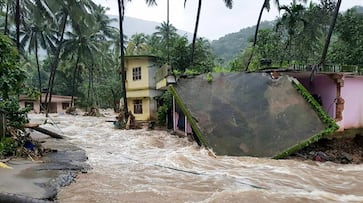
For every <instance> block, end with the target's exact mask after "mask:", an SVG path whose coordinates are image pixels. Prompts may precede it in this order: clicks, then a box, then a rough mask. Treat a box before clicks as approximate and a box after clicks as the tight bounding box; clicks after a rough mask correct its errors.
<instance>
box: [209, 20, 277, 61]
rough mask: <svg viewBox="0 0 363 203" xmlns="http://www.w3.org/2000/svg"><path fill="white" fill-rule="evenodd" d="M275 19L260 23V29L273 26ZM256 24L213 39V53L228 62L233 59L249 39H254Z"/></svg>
mask: <svg viewBox="0 0 363 203" xmlns="http://www.w3.org/2000/svg"><path fill="white" fill-rule="evenodd" d="M274 25H275V21H264V22H262V23H261V25H260V29H267V28H272V27H273V26H274ZM255 30H256V26H251V27H247V28H243V29H241V30H240V31H239V32H235V33H231V34H227V35H225V36H224V37H221V38H219V39H218V40H213V41H212V48H213V53H214V54H215V55H216V56H218V58H221V59H223V61H225V62H227V61H229V60H231V59H233V58H234V57H235V56H236V55H237V54H238V53H240V51H241V50H243V49H244V48H245V47H246V46H247V44H248V42H249V41H251V40H253V36H254V34H255Z"/></svg>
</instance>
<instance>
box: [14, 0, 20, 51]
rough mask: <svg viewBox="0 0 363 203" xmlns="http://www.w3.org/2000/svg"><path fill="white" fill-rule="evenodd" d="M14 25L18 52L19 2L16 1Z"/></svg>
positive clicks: (18, 0)
mask: <svg viewBox="0 0 363 203" xmlns="http://www.w3.org/2000/svg"><path fill="white" fill-rule="evenodd" d="M15 24H16V47H17V48H18V50H20V0H16V7H15Z"/></svg>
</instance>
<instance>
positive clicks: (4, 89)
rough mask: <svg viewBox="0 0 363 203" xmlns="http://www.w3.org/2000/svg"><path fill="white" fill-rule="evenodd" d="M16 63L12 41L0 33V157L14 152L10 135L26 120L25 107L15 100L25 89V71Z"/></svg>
mask: <svg viewBox="0 0 363 203" xmlns="http://www.w3.org/2000/svg"><path fill="white" fill-rule="evenodd" d="M18 63H19V57H18V52H17V50H16V49H15V48H14V44H13V42H12V41H11V40H10V39H9V38H8V37H6V36H4V35H3V34H1V33H0V87H1V88H0V159H1V158H2V157H3V156H7V155H11V154H12V153H13V152H14V149H15V148H16V147H17V144H16V142H15V140H14V139H13V138H12V136H13V135H14V134H16V135H17V134H18V129H23V125H24V123H26V122H27V121H28V120H27V114H26V113H27V109H22V110H21V109H20V107H19V102H18V100H17V95H18V94H20V93H25V92H24V90H26V89H27V88H26V87H25V86H24V80H25V79H26V75H25V71H24V70H23V69H22V68H20V67H19V66H18ZM16 135H15V136H16Z"/></svg>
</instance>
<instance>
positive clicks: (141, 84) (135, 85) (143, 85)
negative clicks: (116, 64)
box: [125, 57, 155, 90]
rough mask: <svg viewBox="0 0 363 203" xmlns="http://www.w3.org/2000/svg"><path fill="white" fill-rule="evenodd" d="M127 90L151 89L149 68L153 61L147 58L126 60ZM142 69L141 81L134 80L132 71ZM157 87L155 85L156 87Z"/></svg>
mask: <svg viewBox="0 0 363 203" xmlns="http://www.w3.org/2000/svg"><path fill="white" fill-rule="evenodd" d="M125 66H126V80H127V82H126V88H127V90H135V89H148V88H149V80H150V79H149V78H150V75H149V67H150V66H151V61H149V58H147V57H140V58H136V57H135V58H134V57H132V58H129V59H127V60H126V64H125ZM137 67H141V80H133V78H132V69H133V68H137ZM154 86H155V85H154Z"/></svg>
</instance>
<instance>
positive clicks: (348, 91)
mask: <svg viewBox="0 0 363 203" xmlns="http://www.w3.org/2000/svg"><path fill="white" fill-rule="evenodd" d="M341 95H342V97H343V99H344V101H345V102H344V110H343V120H342V122H340V125H344V126H343V127H344V129H349V128H363V77H354V78H352V77H349V76H348V77H347V76H345V78H344V86H343V87H342V90H341Z"/></svg>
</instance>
